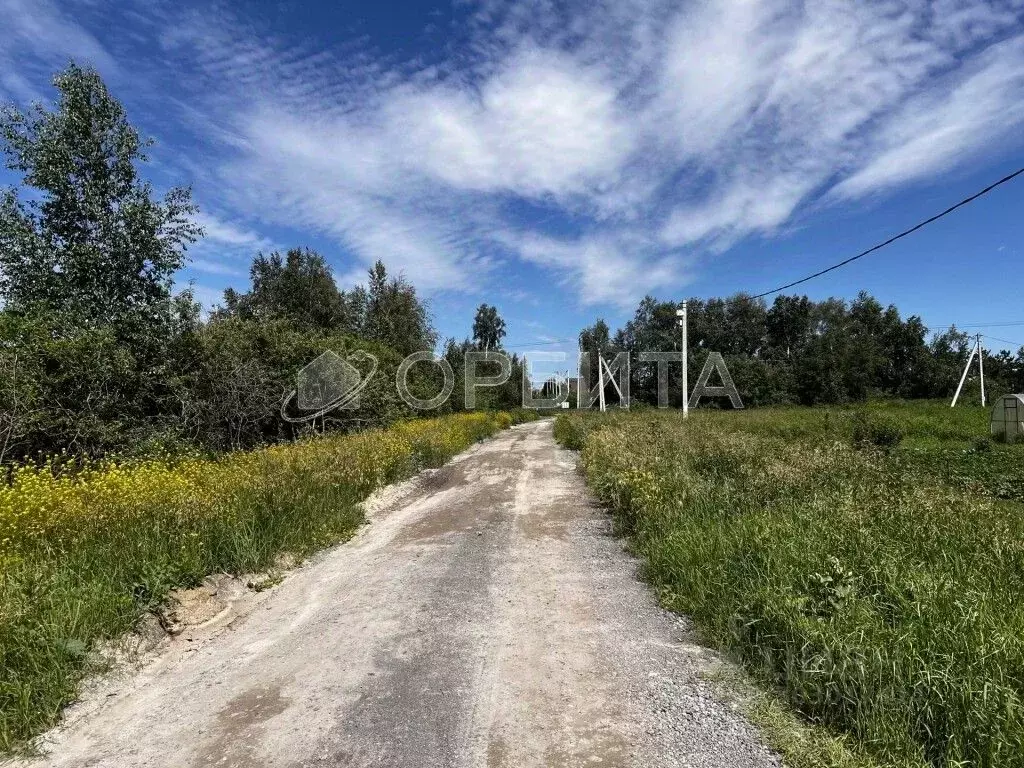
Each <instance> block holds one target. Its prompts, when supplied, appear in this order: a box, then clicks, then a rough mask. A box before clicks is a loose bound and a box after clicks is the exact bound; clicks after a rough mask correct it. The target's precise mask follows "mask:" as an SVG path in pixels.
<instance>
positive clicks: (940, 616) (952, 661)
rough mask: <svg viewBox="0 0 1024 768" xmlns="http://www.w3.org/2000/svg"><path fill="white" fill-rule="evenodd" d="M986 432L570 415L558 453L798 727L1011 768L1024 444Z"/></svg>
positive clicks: (858, 422) (938, 426)
mask: <svg viewBox="0 0 1024 768" xmlns="http://www.w3.org/2000/svg"><path fill="white" fill-rule="evenodd" d="M987 415H988V414H987V411H985V410H983V409H978V408H967V407H964V408H958V409H950V408H949V407H948V405H946V404H945V403H908V402H895V403H877V404H870V405H867V406H861V407H845V408H831V409H822V408H815V409H811V408H781V409H763V410H758V411H745V412H743V411H741V412H726V411H704V410H701V411H696V412H693V413H692V414H691V417H690V419H689V420H687V421H684V420H683V419H682V418H681V417H680V414H679V413H678V412H668V411H662V412H659V411H655V410H642V411H634V412H632V413H625V412H620V413H614V414H607V415H605V416H603V417H602V416H600V415H584V414H574V415H564V416H561V417H559V419H558V421H557V424H556V435H557V437H558V439H559V440H560V441H561V442H562V443H563V444H564V445H566V446H568V447H571V448H575V449H581V450H582V454H581V460H582V467H583V470H584V472H585V473H586V476H587V479H588V482H589V484H590V485H591V487H592V488H593V489H594V491H595V492H596V493H597V495H598V496H599V497H600V498H601V499H602V500H603V501H605V502H607V503H608V504H609V505H610V507H611V509H612V510H613V512H614V515H615V519H616V521H617V524H618V525H619V527H620V529H621V531H622V532H623V534H624V535H627V536H628V537H629V540H630V542H631V543H632V546H633V547H634V548H635V550H636V552H637V554H638V555H639V556H641V557H642V558H643V560H644V562H645V568H646V574H647V578H648V579H649V580H650V582H651V583H652V585H653V586H654V587H655V588H656V590H657V591H658V594H659V595H660V597H661V600H662V601H663V603H664V604H665V605H666V606H668V607H670V608H672V609H674V610H677V611H680V612H683V613H686V614H688V615H690V616H692V617H693V619H694V620H695V621H696V622H697V624H698V626H699V627H700V628H701V630H702V631H703V633H704V634H705V635H706V637H707V639H708V640H709V641H711V642H713V643H715V644H717V645H718V646H720V647H722V648H724V649H727V650H728V651H730V652H731V653H732V654H733V655H735V656H736V657H738V658H739V659H740V660H741V661H742V663H743V664H744V665H745V666H746V667H747V669H748V670H750V671H751V672H752V673H753V674H754V675H755V677H757V678H758V679H760V680H761V681H762V682H764V683H766V684H768V685H769V687H770V688H771V689H772V690H773V691H775V692H777V693H778V695H780V696H781V697H782V698H784V699H785V700H786V701H788V703H789V704H790V705H791V706H792V707H793V708H794V709H795V710H796V711H797V712H799V713H800V714H801V715H802V717H803V718H804V719H805V720H807V721H809V722H811V723H814V724H816V725H817V726H820V727H822V728H823V729H825V730H827V731H831V732H832V733H834V734H836V735H837V736H838V737H840V738H841V739H843V740H844V741H845V742H846V743H847V744H848V745H850V748H851V749H852V750H853V751H854V753H859V754H861V755H863V756H865V757H870V758H871V759H872V760H873V761H875V762H877V763H878V764H882V765H891V766H925V765H927V766H959V765H974V766H996V765H998V766H1011V765H1021V764H1024V675H1022V670H1024V603H1022V601H1021V599H1020V597H1021V595H1022V594H1024V472H1022V470H1024V445H1020V444H1018V445H1003V444H999V443H995V442H992V441H990V440H989V439H988V438H987V437H986V434H987V431H988V423H987ZM783 748H785V745H783ZM801 764H806V763H805V761H801Z"/></svg>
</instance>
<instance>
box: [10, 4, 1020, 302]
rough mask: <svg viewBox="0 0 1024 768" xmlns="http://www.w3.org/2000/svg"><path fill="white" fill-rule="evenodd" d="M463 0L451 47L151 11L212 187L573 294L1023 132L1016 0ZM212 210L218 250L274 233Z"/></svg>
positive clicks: (363, 238) (412, 268) (680, 261)
mask: <svg viewBox="0 0 1024 768" xmlns="http://www.w3.org/2000/svg"><path fill="white" fill-rule="evenodd" d="M0 2H6V3H8V4H11V3H21V2H22V0H0ZM146 8H149V6H146ZM458 8H459V13H458V14H457V15H456V25H455V28H454V29H453V31H452V39H451V42H450V45H449V47H448V48H446V49H439V50H437V51H433V52H432V53H431V55H430V56H429V57H426V56H419V57H406V58H403V59H399V58H397V57H396V54H394V53H393V52H392V53H387V54H383V53H381V52H379V51H377V50H374V49H373V48H372V47H370V46H369V45H368V44H367V43H366V42H365V40H362V39H354V40H352V41H350V42H348V43H345V44H344V45H334V46H331V47H318V46H317V45H316V44H314V43H311V42H309V41H308V40H292V39H289V38H288V37H287V36H286V35H283V34H282V33H279V32H273V31H271V30H269V29H267V28H265V27H262V26H261V25H260V23H259V22H258V21H256V20H253V19H250V18H244V17H241V16H239V15H238V13H237V12H234V11H232V10H229V9H228V8H227V7H226V6H220V7H218V8H217V10H216V11H209V10H207V9H205V8H204V9H202V10H197V9H194V8H190V7H188V6H185V7H178V6H170V5H164V6H161V10H160V11H159V13H160V14H162V15H161V24H160V25H159V26H158V27H157V29H158V32H157V33H156V34H157V38H158V39H157V47H158V48H159V50H160V51H161V60H162V61H163V60H165V61H164V64H161V65H160V66H165V67H167V68H168V71H174V72H175V73H176V75H177V76H178V77H179V78H180V80H181V85H182V91H183V94H178V95H177V98H178V99H179V102H178V103H179V104H180V105H181V107H180V108H179V109H178V110H177V111H176V114H177V116H178V119H179V120H180V121H181V124H182V125H183V126H185V130H187V131H189V132H190V133H191V134H192V135H195V136H197V137H200V138H201V139H202V141H203V142H204V146H205V147H206V148H207V149H206V151H207V152H208V157H207V158H206V159H205V162H204V163H203V167H202V168H201V172H202V173H203V174H205V181H206V182H207V183H208V184H209V185H210V186H213V187H216V188H217V189H218V191H219V192H220V195H221V197H220V199H219V200H218V203H219V204H220V205H221V206H222V207H223V208H224V209H225V210H231V211H233V212H234V213H236V214H237V215H238V217H239V219H240V220H246V221H258V222H265V223H270V224H274V225H281V226H289V227H293V228H296V229H303V230H311V231H313V232H315V233H317V234H319V235H321V236H323V237H327V238H331V239H334V240H336V241H337V242H338V243H339V244H341V245H343V246H344V247H345V248H346V249H347V250H348V251H350V252H351V253H353V254H355V255H356V256H357V257H358V259H360V260H361V261H362V262H364V263H366V264H369V263H371V262H372V261H373V260H375V259H377V258H381V259H384V260H385V261H386V262H387V263H388V264H389V265H391V266H392V267H394V268H395V269H399V270H402V271H404V272H406V274H408V275H409V276H410V277H411V278H412V279H413V280H415V281H416V282H417V284H418V285H420V286H421V287H423V288H425V289H427V290H434V291H438V290H445V289H449V290H463V289H468V288H470V287H472V286H473V285H474V284H478V281H479V276H480V275H481V274H490V273H493V272H495V271H496V270H497V268H498V267H500V266H502V265H507V264H508V263H517V262H525V263H529V264H531V265H536V266H538V267H539V268H541V269H546V270H549V271H551V272H552V273H553V274H554V275H555V276H556V277H557V279H559V280H560V281H562V282H563V283H564V284H565V285H566V286H567V287H570V288H571V289H574V290H575V292H576V294H577V296H578V297H579V300H580V302H581V303H583V304H613V305H619V306H628V305H629V304H631V303H633V302H635V300H636V299H637V298H638V297H639V296H640V295H642V294H643V293H645V292H648V291H662V290H668V289H671V288H676V287H679V286H681V285H684V284H685V283H686V282H687V281H688V280H689V279H691V278H692V276H693V274H694V270H695V269H697V268H698V266H697V265H698V264H699V263H700V258H701V256H702V255H705V254H708V253H713V252H715V251H721V250H723V249H726V248H728V247H730V246H731V245H733V244H735V243H736V242H737V241H739V240H741V239H743V238H745V237H749V236H752V235H761V236H771V235H772V234H773V233H775V232H776V231H778V230H780V229H783V228H785V227H787V226H790V225H791V224H792V223H793V222H794V221H797V220H799V218H800V216H801V214H802V213H803V212H805V211H808V210H811V209H813V208H814V207H815V206H819V205H837V204H841V203H844V202H847V201H850V200H856V199H862V198H866V197H869V196H873V195H881V194H888V193H891V192H892V191H894V190H897V189H899V188H902V187H904V186H906V185H908V184H911V183H915V182H919V181H922V180H929V179H934V178H937V177H938V176H939V175H941V174H943V173H946V172H948V171H950V170H952V169H955V168H957V167H958V166H961V165H963V164H964V163H966V162H968V161H975V160H977V159H978V158H992V157H995V156H996V155H997V154H998V153H999V152H1005V151H1008V150H1009V149H1010V148H1012V147H1019V146H1020V142H1021V136H1022V135H1024V132H1022V130H1021V128H1022V127H1024V107H1022V106H1021V105H1024V3H1022V2H1021V0H976V1H974V2H967V1H966V0H933V1H931V2H925V1H924V0H886V1H885V2H879V3H862V2H855V1H854V0H820V2H814V3H794V2H787V1H784V0H738V1H737V0H695V1H693V2H684V3H674V2H661V1H660V0H650V1H649V2H633V0H620V1H619V2H612V1H611V0H604V1H602V0H597V1H596V2H594V1H593V0H591V2H587V3H583V2H578V1H577V0H568V1H567V2H561V3H552V2H550V0H523V1H522V2H518V3H515V4H509V3H503V2H497V0H483V1H481V2H472V3H468V4H460V5H459V6H458ZM139 12H141V13H147V12H150V11H147V10H145V9H144V8H143V7H142V6H140V11H139ZM152 13H156V11H152ZM81 40H88V37H82V38H81ZM83 44H84V43H83ZM152 66H153V67H157V65H156V64H153V65H152ZM171 103H173V102H171ZM207 228H208V230H209V231H210V234H211V240H213V241H214V244H215V245H216V246H217V247H222V248H226V249H227V248H232V247H235V248H238V249H239V250H246V249H248V250H249V251H250V252H251V251H252V250H253V249H254V248H255V249H258V247H260V245H259V243H258V242H257V241H258V240H259V236H258V235H255V234H254V233H251V232H249V233H246V232H245V230H244V229H239V230H238V231H237V232H233V231H232V230H231V229H230V228H229V229H224V228H220V229H218V227H217V226H209V225H208V227H207ZM250 236H251V237H250ZM218 238H219V239H218ZM247 238H249V239H247ZM200 256H201V257H202V258H204V259H208V258H209V257H208V256H207V254H205V253H203V254H200Z"/></svg>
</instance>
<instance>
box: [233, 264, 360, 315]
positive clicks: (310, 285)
mask: <svg viewBox="0 0 1024 768" xmlns="http://www.w3.org/2000/svg"><path fill="white" fill-rule="evenodd" d="M249 276H250V278H251V280H252V289H251V290H250V291H249V292H248V293H244V294H239V293H237V292H236V291H235V290H233V289H231V288H228V289H227V290H226V291H224V304H225V307H224V310H223V311H222V312H221V313H220V314H221V315H227V316H232V317H240V318H242V319H243V320H250V319H270V318H279V319H284V320H289V321H291V322H292V323H293V324H294V325H295V326H296V327H297V328H305V329H318V330H323V331H348V332H352V331H355V330H356V328H355V327H354V324H353V322H352V318H350V317H349V311H348V305H347V303H346V300H345V299H346V297H345V295H344V294H343V293H342V292H341V291H339V290H338V286H337V285H336V284H335V282H334V277H333V275H332V274H331V270H330V268H329V267H328V266H327V262H326V261H325V260H324V258H323V256H321V255H320V254H319V253H317V252H316V251H312V250H310V249H309V248H292V249H291V250H289V251H288V252H287V253H286V254H285V255H284V256H282V255H281V254H280V253H278V252H276V251H275V252H274V253H271V254H270V255H269V256H264V255H263V254H262V253H260V254H257V256H256V258H255V259H253V262H252V266H251V267H250V268H249Z"/></svg>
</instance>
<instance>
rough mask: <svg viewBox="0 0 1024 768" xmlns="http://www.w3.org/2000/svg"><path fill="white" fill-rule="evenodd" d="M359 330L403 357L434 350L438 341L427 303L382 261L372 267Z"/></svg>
mask: <svg viewBox="0 0 1024 768" xmlns="http://www.w3.org/2000/svg"><path fill="white" fill-rule="evenodd" d="M360 333H361V334H362V335H363V336H365V337H366V338H368V339H372V340H373V341H376V342H378V343H380V344H383V345H384V346H386V347H389V348H390V349H393V350H395V351H396V352H398V353H399V354H400V355H401V356H402V357H405V356H406V355H410V354H412V353H413V352H419V351H421V350H425V349H433V348H434V344H436V343H437V334H436V333H435V332H434V329H433V327H432V326H431V324H430V316H429V314H428V312H427V306H426V304H424V303H423V302H422V301H421V300H420V299H419V297H418V296H417V295H416V289H415V288H413V286H412V285H411V284H410V283H409V282H408V281H407V280H406V279H405V278H404V277H402V276H401V275H399V276H398V277H393V278H389V277H388V274H387V270H386V269H385V267H384V263H383V262H381V261H378V262H377V263H376V264H374V265H373V268H372V269H371V270H370V274H369V292H368V294H367V297H366V317H365V320H364V321H363V324H362V327H361V328H360Z"/></svg>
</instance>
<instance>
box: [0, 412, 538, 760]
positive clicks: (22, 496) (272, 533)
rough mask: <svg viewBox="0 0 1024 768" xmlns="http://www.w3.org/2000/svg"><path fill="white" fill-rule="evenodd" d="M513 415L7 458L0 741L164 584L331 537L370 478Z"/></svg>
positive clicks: (55, 695)
mask: <svg viewBox="0 0 1024 768" xmlns="http://www.w3.org/2000/svg"><path fill="white" fill-rule="evenodd" d="M527 417H531V414H530V413H528V412H524V413H522V414H516V415H515V416H513V415H510V414H507V413H498V414H485V413H477V414H466V415H458V416H448V417H444V418H440V419H433V420H423V421H414V422H408V423H403V424H399V425H397V426H395V427H392V428H390V429H386V430H374V431H369V432H363V433H359V434H354V435H349V436H335V437H325V438H321V439H317V440H312V441H309V442H305V443H300V444H295V445H286V446H276V447H271V448H266V449H263V450H258V451H252V452H248V453H237V454H231V455H228V456H226V457H225V458H223V459H220V460H216V461H212V460H206V459H200V458H193V459H176V460H173V461H172V460H159V459H157V460H151V461H146V462H140V463H136V464H133V465H130V466H104V467H96V468H93V469H91V470H88V471H79V472H76V473H74V474H69V473H65V474H63V475H60V476H56V477H55V476H54V473H53V472H52V471H50V469H49V468H47V467H43V468H38V469H34V468H24V469H22V470H20V471H18V472H17V473H16V474H15V476H14V478H13V482H11V483H10V484H9V485H7V486H2V487H0V669H2V678H0V749H2V750H4V751H10V750H12V749H17V748H19V747H20V746H21V745H23V744H24V743H25V742H26V740H27V739H28V738H30V737H31V736H33V735H35V734H37V733H39V732H40V731H42V730H44V729H45V728H47V727H48V726H50V725H52V724H53V723H54V722H55V721H56V720H57V718H58V717H59V715H60V712H61V709H62V707H63V706H64V705H66V704H67V703H68V702H69V701H71V700H73V699H74V697H75V695H76V691H77V688H78V685H79V683H80V682H81V680H82V678H83V676H84V675H86V674H88V673H89V671H90V670H92V669H94V668H95V665H96V664H97V660H96V658H95V654H94V653H93V651H94V650H95V649H96V648H97V644H99V643H102V642H104V641H107V640H109V639H112V638H116V637H118V636H119V635H121V634H122V633H124V632H127V631H130V630H131V629H132V628H133V627H134V626H135V625H136V623H137V622H138V621H139V620H140V618H141V617H142V616H143V615H144V614H145V612H147V611H151V610H154V609H156V608H157V607H158V606H160V604H161V603H162V602H163V601H164V600H165V599H166V597H167V595H168V592H169V591H170V590H171V589H174V588H176V587H188V586H194V585H196V584H197V583H198V582H199V581H200V580H201V579H202V578H203V577H204V576H206V575H207V574H210V573H215V572H219V571H225V572H228V573H246V572H255V571H261V570H264V569H267V568H269V567H271V566H272V565H273V564H274V562H275V560H276V558H278V557H279V556H280V555H281V554H282V553H289V554H291V555H296V556H299V557H301V556H303V555H306V554H308V553H310V552H312V551H314V550H316V549H319V548H322V547H325V546H328V545H331V544H334V543H337V542H339V541H343V540H344V539H346V538H348V537H349V536H351V534H352V533H353V532H354V531H355V529H356V528H357V527H358V526H359V525H360V523H361V522H362V520H363V517H362V512H361V509H360V507H359V504H358V502H360V501H362V500H363V499H364V498H366V496H367V495H369V494H370V493H371V492H372V491H373V490H375V489H376V488H379V487H380V486H382V485H385V484H387V483H390V482H394V481H395V480H398V479H400V478H403V477H406V476H408V475H410V474H412V473H413V472H415V471H417V470H418V469H421V468H424V467H436V466H440V465H441V464H444V463H445V462H446V461H447V460H448V459H450V458H451V457H452V456H454V455H455V454H457V453H459V452H461V451H463V450H465V449H466V448H468V447H469V446H470V445H472V444H473V443H474V442H475V441H477V440H481V439H483V438H485V437H488V436H490V435H492V434H494V433H495V432H496V431H498V430H499V429H502V428H504V427H507V426H510V425H511V424H512V423H513V421H515V420H519V419H522V418H527Z"/></svg>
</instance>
